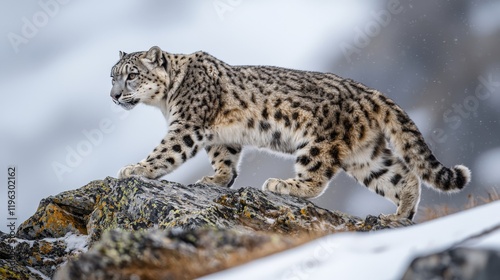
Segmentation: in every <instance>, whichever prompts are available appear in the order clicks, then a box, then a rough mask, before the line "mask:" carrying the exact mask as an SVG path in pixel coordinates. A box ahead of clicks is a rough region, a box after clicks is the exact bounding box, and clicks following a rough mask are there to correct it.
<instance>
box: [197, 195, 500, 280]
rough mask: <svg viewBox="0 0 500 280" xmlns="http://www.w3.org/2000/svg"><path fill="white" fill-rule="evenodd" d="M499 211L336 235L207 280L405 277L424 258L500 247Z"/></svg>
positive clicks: (488, 208)
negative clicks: (416, 260)
mask: <svg viewBox="0 0 500 280" xmlns="http://www.w3.org/2000/svg"><path fill="white" fill-rule="evenodd" d="M499 212H500V202H495V203H490V204H488V205H484V206H480V207H477V208H474V209H471V210H468V211H463V212H460V213H457V214H454V215H450V216H447V217H444V218H440V219H437V220H433V221H430V222H426V223H423V224H419V225H415V226H411V227H407V228H401V229H395V230H382V231H378V232H369V233H357V232H349V233H338V234H333V235H330V236H326V237H323V238H320V239H317V240H315V241H312V242H309V243H307V244H304V245H302V246H299V247H297V248H294V249H292V250H288V251H285V252H282V253H278V254H274V255H272V256H269V257H266V258H262V259H259V260H256V261H253V262H250V263H248V264H245V265H242V266H239V267H235V268H232V269H229V270H226V271H222V272H219V273H215V274H212V275H209V276H206V277H203V278H201V279H203V280H212V279H214V280H215V279H217V280H224V279H228V280H229V279H238V280H244V279H273V280H275V279H297V280H298V279H400V278H401V277H402V275H403V273H404V272H405V271H406V269H407V268H408V266H409V264H410V262H411V261H412V260H413V259H414V258H415V257H418V256H423V255H428V254H432V253H436V252H440V251H443V250H445V249H448V248H450V247H452V246H464V247H477V248H492V249H500V216H499V215H498V213H499ZM492 229H494V231H493V232H492V233H490V234H487V235H481V234H482V233H484V232H487V231H489V230H492Z"/></svg>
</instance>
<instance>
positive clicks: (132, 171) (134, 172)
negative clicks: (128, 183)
mask: <svg viewBox="0 0 500 280" xmlns="http://www.w3.org/2000/svg"><path fill="white" fill-rule="evenodd" d="M133 176H140V177H148V174H147V172H146V168H144V167H142V166H140V165H139V164H132V165H127V166H125V167H123V168H122V169H120V171H118V178H119V179H123V178H129V177H133Z"/></svg>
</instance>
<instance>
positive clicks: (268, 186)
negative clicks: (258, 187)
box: [262, 178, 290, 194]
mask: <svg viewBox="0 0 500 280" xmlns="http://www.w3.org/2000/svg"><path fill="white" fill-rule="evenodd" d="M262 190H263V191H270V192H273V193H279V194H290V185H289V184H288V183H287V182H286V181H285V180H281V179H275V178H269V179H267V181H266V182H264V185H263V186H262Z"/></svg>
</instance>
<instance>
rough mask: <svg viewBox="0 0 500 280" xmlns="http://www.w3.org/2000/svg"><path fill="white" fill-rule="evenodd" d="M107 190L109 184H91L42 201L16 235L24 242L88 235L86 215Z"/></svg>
mask: <svg viewBox="0 0 500 280" xmlns="http://www.w3.org/2000/svg"><path fill="white" fill-rule="evenodd" d="M109 191H110V187H109V181H107V180H104V181H93V182H90V183H89V184H88V185H86V186H84V187H81V188H79V189H77V190H72V191H65V192H62V193H60V194H58V195H56V196H50V197H48V198H45V199H42V201H41V202H40V205H39V206H38V209H37V211H36V212H35V214H34V215H33V216H31V217H30V218H29V219H28V220H26V221H25V222H24V223H22V224H21V225H20V226H19V228H18V230H17V233H16V236H17V237H19V238H24V239H30V240H31V239H40V238H44V237H62V236H65V235H66V234H67V233H68V232H73V233H76V234H87V221H88V215H90V213H92V211H93V210H94V208H95V205H96V203H98V202H99V201H100V199H101V197H102V196H103V195H105V194H107V193H108V192H109Z"/></svg>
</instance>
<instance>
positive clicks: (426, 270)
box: [403, 248, 500, 280]
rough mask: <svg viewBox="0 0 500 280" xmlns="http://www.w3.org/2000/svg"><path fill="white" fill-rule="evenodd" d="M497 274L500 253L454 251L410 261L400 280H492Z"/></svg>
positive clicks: (463, 249) (462, 249)
mask: <svg viewBox="0 0 500 280" xmlns="http://www.w3.org/2000/svg"><path fill="white" fill-rule="evenodd" d="M499 275H500V251H494V250H486V249H470V248H455V249H449V250H446V251H444V252H441V253H438V254H433V255H430V256H425V257H419V258H417V259H415V260H413V262H412V263H411V265H410V267H409V268H408V270H407V271H406V273H405V274H404V276H403V279H405V280H410V279H412V280H419V279H422V280H424V279H462V280H469V279H470V280H475V279H481V280H488V279H492V280H493V279H498V277H499Z"/></svg>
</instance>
